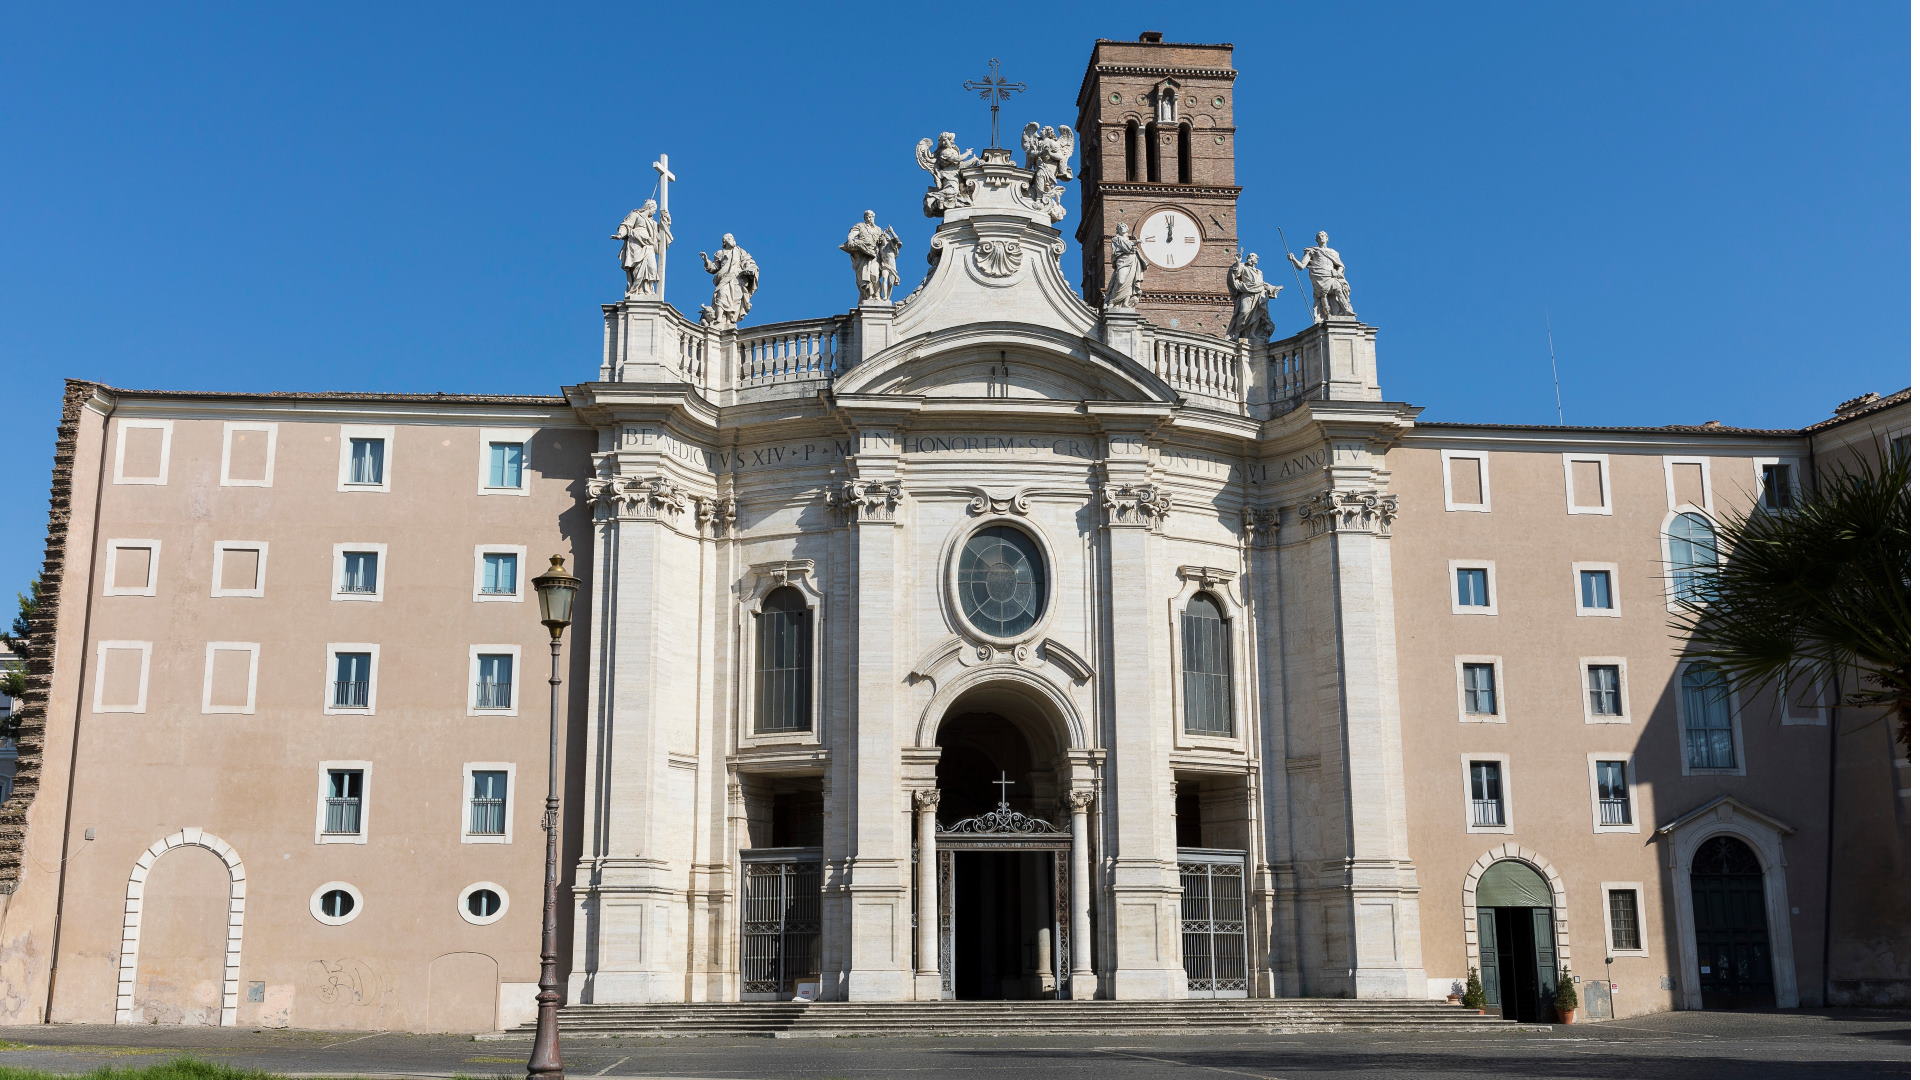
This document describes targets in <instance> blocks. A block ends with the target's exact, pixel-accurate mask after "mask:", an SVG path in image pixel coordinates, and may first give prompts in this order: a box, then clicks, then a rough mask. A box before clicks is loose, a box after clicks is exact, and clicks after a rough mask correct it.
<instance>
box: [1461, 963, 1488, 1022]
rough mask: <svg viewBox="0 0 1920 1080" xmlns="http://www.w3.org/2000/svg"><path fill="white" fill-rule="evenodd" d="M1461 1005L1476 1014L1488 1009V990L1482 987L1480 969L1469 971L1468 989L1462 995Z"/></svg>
mask: <svg viewBox="0 0 1920 1080" xmlns="http://www.w3.org/2000/svg"><path fill="white" fill-rule="evenodd" d="M1460 1004H1461V1005H1464V1006H1466V1007H1467V1008H1469V1009H1472V1010H1473V1011H1474V1012H1483V1011H1485V1009H1486V1007H1487V988H1486V987H1484V986H1481V985H1480V969H1479V968H1469V969H1468V970H1467V989H1466V992H1465V993H1463V994H1461V995H1460Z"/></svg>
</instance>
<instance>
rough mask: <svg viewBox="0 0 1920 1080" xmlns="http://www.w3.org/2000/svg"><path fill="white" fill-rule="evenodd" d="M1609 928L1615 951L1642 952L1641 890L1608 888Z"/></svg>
mask: <svg viewBox="0 0 1920 1080" xmlns="http://www.w3.org/2000/svg"><path fill="white" fill-rule="evenodd" d="M1607 928H1608V930H1609V931H1610V933H1609V939H1610V944H1611V945H1612V950H1613V951H1614V952H1642V951H1644V950H1645V946H1644V945H1642V944H1641V939H1640V891H1639V890H1638V889H1608V890H1607Z"/></svg>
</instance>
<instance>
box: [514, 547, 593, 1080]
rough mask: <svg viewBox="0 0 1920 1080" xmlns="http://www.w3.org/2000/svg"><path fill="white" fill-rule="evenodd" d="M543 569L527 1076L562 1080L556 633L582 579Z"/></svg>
mask: <svg viewBox="0 0 1920 1080" xmlns="http://www.w3.org/2000/svg"><path fill="white" fill-rule="evenodd" d="M551 558H552V565H551V566H549V567H548V568H547V572H546V573H544V574H541V575H540V576H539V577H537V578H534V579H533V590H534V592H535V593H536V594H538V595H539V597H540V622H541V624H542V625H544V626H545V627H546V628H547V632H548V633H549V634H551V635H553V640H552V641H551V642H550V644H551V645H552V648H553V666H552V669H551V673H550V674H549V675H548V676H547V812H546V815H545V816H544V817H543V818H542V819H541V827H542V828H544V829H546V831H547V888H546V895H545V896H544V897H543V898H542V900H541V906H540V993H539V994H538V995H536V996H535V998H534V1000H535V1001H537V1002H539V1003H540V1013H539V1020H538V1022H537V1023H536V1024H535V1027H534V1033H533V1053H532V1055H530V1056H529V1057H528V1058H527V1080H566V1075H567V1074H566V1066H565V1065H564V1064H563V1063H562V1062H561V1060H560V956H559V953H560V635H562V634H564V633H566V630H567V627H568V626H569V625H570V624H571V623H572V622H573V597H574V594H575V593H576V592H578V591H579V589H580V579H579V578H577V577H574V576H573V575H572V574H569V573H567V565H566V559H565V558H563V557H562V556H559V555H554V556H552V557H551Z"/></svg>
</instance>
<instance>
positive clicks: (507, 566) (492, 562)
mask: <svg viewBox="0 0 1920 1080" xmlns="http://www.w3.org/2000/svg"><path fill="white" fill-rule="evenodd" d="M519 584H520V557H519V556H518V555H517V554H514V553H512V552H495V553H489V554H487V555H485V556H483V557H482V567H481V573H480V591H481V592H484V593H492V594H497V595H502V596H510V595H512V594H513V593H514V592H516V591H518V589H519Z"/></svg>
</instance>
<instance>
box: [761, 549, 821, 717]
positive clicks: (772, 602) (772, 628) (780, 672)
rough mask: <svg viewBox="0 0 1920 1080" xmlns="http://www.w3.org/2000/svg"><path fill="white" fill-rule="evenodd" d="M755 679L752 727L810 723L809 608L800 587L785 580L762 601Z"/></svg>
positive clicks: (810, 663) (811, 686)
mask: <svg viewBox="0 0 1920 1080" xmlns="http://www.w3.org/2000/svg"><path fill="white" fill-rule="evenodd" d="M755 619H756V620H758V623H759V625H758V631H759V635H758V636H759V642H758V645H759V650H758V652H757V654H756V655H755V657H754V681H755V683H756V689H757V691H758V696H759V701H758V703H757V708H756V709H755V711H754V716H753V730H754V731H755V732H774V731H806V730H808V729H810V728H812V727H813V612H812V611H811V610H809V609H808V607H807V600H806V597H804V596H801V595H800V590H799V589H796V588H794V587H793V586H791V585H785V586H782V587H780V588H778V589H775V590H773V591H772V592H770V593H768V594H767V598H766V599H765V600H764V601H762V602H761V604H760V614H758V615H756V616H755Z"/></svg>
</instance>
